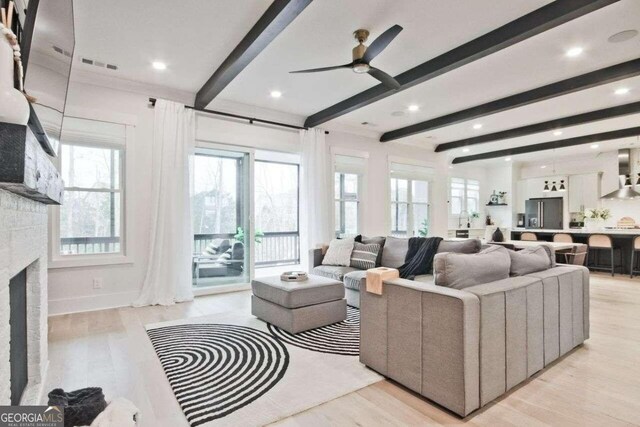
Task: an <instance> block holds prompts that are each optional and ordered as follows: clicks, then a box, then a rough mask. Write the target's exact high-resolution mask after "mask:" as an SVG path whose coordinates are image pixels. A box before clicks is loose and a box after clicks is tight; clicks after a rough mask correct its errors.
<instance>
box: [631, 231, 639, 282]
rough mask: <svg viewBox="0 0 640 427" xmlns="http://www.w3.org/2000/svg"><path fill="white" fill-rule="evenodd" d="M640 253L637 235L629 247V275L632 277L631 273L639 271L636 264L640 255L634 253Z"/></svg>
mask: <svg viewBox="0 0 640 427" xmlns="http://www.w3.org/2000/svg"><path fill="white" fill-rule="evenodd" d="M638 253H640V236H637V237H636V238H635V239H633V245H632V247H631V267H630V269H631V275H630V277H631V278H632V279H633V275H634V274H635V273H640V266H637V265H636V264H640V263H638V262H637V261H638V260H639V259H640V257H639V256H638V255H636V254H638Z"/></svg>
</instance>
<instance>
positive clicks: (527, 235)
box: [520, 231, 538, 242]
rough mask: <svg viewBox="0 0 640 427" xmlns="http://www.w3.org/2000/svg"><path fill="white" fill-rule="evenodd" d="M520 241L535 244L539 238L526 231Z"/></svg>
mask: <svg viewBox="0 0 640 427" xmlns="http://www.w3.org/2000/svg"><path fill="white" fill-rule="evenodd" d="M520 240H529V241H533V242H535V241H536V240H538V236H536V233H530V232H528V231H525V232H524V233H522V234H521V235H520Z"/></svg>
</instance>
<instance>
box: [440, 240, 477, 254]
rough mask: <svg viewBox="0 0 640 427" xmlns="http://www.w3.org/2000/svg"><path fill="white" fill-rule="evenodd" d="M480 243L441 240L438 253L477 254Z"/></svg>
mask: <svg viewBox="0 0 640 427" xmlns="http://www.w3.org/2000/svg"><path fill="white" fill-rule="evenodd" d="M481 246H482V242H480V240H479V239H467V240H443V241H441V242H440V245H438V251H437V252H438V253H441V252H455V253H459V254H477V253H478V252H480V247H481Z"/></svg>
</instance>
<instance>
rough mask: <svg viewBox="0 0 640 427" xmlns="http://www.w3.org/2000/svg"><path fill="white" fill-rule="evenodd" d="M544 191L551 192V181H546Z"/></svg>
mask: <svg viewBox="0 0 640 427" xmlns="http://www.w3.org/2000/svg"><path fill="white" fill-rule="evenodd" d="M639 175H640V174H639ZM542 191H544V192H545V193H548V192H549V181H545V182H544V188H543V189H542Z"/></svg>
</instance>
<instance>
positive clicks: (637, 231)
mask: <svg viewBox="0 0 640 427" xmlns="http://www.w3.org/2000/svg"><path fill="white" fill-rule="evenodd" d="M511 231H516V232H523V231H530V232H532V233H569V234H612V235H620V236H626V235H629V236H640V228H632V229H625V230H610V229H603V230H598V231H589V230H586V229H584V228H568V229H564V230H550V229H546V228H535V229H531V228H513V229H511Z"/></svg>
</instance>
